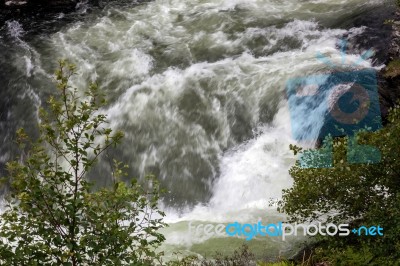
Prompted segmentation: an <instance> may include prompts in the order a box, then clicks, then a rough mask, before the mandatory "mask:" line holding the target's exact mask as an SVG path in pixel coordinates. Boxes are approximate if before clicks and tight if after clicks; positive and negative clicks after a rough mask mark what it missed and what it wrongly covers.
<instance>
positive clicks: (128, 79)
mask: <svg viewBox="0 0 400 266" xmlns="http://www.w3.org/2000/svg"><path fill="white" fill-rule="evenodd" d="M376 4H379V1H362V0H351V1H339V0H318V1H292V0H284V1H279V3H278V2H277V1H272V0H271V1H269V0H268V1H256V0H251V1H248V0H246V1H245V0H235V1H231V0H229V1H228V0H208V1H202V0H195V1H182V0H170V1H166V0H159V1H157V0H156V1H152V2H149V3H145V4H142V5H138V6H134V7H132V6H122V7H121V6H117V5H115V6H113V5H110V6H108V7H106V8H105V9H104V10H102V11H96V12H92V13H89V14H87V18H86V19H85V20H81V21H77V22H75V23H71V24H69V25H67V26H65V27H64V28H63V29H61V30H60V31H58V32H56V33H53V34H48V35H41V36H37V37H36V38H32V39H31V40H30V41H26V40H24V38H23V37H24V31H23V29H22V28H21V25H20V24H18V22H15V21H11V22H9V24H8V25H7V27H8V32H9V35H10V36H11V38H14V39H15V40H16V41H15V43H16V47H15V58H16V59H15V62H13V63H12V64H11V65H12V66H13V67H15V68H16V69H17V70H16V71H15V73H17V74H14V75H13V78H14V80H22V81H23V82H19V83H17V84H18V86H20V88H23V89H25V94H23V93H22V92H19V95H31V96H34V95H36V96H37V97H36V98H35V97H33V98H32V99H33V100H32V101H36V102H38V103H39V104H40V100H41V99H42V98H43V97H45V96H46V95H48V94H49V93H51V86H52V85H51V73H52V71H53V70H54V68H55V66H56V64H55V63H54V62H55V59H58V58H68V59H70V60H71V61H72V62H74V63H76V64H77V65H78V67H79V71H80V73H81V74H80V75H79V76H75V77H74V79H73V80H72V83H73V85H74V86H76V87H77V88H83V87H85V86H87V84H88V82H90V81H95V80H96V81H98V82H99V83H100V84H101V86H102V88H103V90H104V92H105V93H106V94H107V96H108V98H109V99H110V104H109V106H107V108H105V110H104V111H105V112H106V113H107V114H108V117H109V119H110V122H111V126H112V127H113V128H115V129H121V130H123V131H124V132H125V136H126V137H125V140H124V142H123V144H122V145H121V147H120V148H118V149H117V150H114V151H111V155H113V156H115V157H117V159H120V160H122V161H125V162H127V163H128V164H129V165H130V173H129V174H130V176H132V177H137V178H143V177H144V176H145V175H147V174H149V173H153V174H155V175H156V176H158V177H159V178H160V179H161V183H162V185H163V186H164V187H166V188H167V189H168V190H169V191H170V193H168V194H167V195H165V197H164V200H163V204H164V205H165V206H164V207H165V209H166V213H167V217H166V221H167V222H168V223H169V224H170V227H169V228H168V229H166V230H165V232H164V233H165V235H166V237H167V241H166V244H165V245H164V247H163V248H164V249H166V250H167V251H171V250H177V249H178V250H186V251H188V252H195V253H199V254H211V253H212V252H214V251H216V250H219V251H223V250H226V251H227V252H229V251H231V250H232V249H234V248H235V247H237V246H239V245H240V244H241V243H242V242H243V241H244V240H243V239H239V238H210V237H206V236H204V235H202V236H191V235H188V223H189V222H194V223H199V222H210V223H229V222H233V221H240V222H251V223H254V222H257V221H259V220H262V221H269V222H273V221H281V220H284V219H285V217H284V215H282V214H278V213H277V212H276V211H275V209H274V208H270V207H268V204H267V203H268V200H269V199H270V198H279V197H280V196H281V191H282V189H284V188H288V187H290V185H291V182H292V181H291V178H290V176H289V174H288V169H289V168H290V167H291V165H293V163H294V162H295V158H294V156H293V155H292V153H291V152H290V151H289V149H288V146H289V144H295V143H296V141H295V140H294V139H293V138H292V134H291V133H292V130H291V121H290V116H289V110H288V104H287V99H286V94H285V86H286V82H287V80H288V79H290V78H292V77H302V76H309V75H313V74H318V73H330V72H333V71H336V69H331V68H330V67H329V66H327V65H324V64H323V63H322V62H320V61H318V60H317V59H316V54H317V53H318V52H319V53H322V54H324V55H325V56H326V57H328V58H329V59H330V60H331V61H333V62H338V63H340V62H341V60H342V58H341V53H340V51H339V49H338V48H337V44H338V40H339V39H340V38H342V37H343V36H346V38H349V39H351V38H352V37H354V36H357V35H359V34H360V33H362V31H363V30H364V28H362V27H361V28H352V29H340V28H335V25H338V24H340V23H343V21H344V20H346V19H350V18H351V16H352V15H354V14H359V13H362V12H364V11H365V10H369V9H372V8H373V7H374V6H375V5H376ZM85 10H86V9H85ZM62 17H63V16H61V17H60V18H59V19H61V18H62ZM358 57H359V55H356V54H353V55H348V56H347V60H348V61H352V62H355V61H356V60H357V59H358ZM370 65H371V62H369V61H368V62H362V66H363V67H369V66H370ZM342 69H345V67H342ZM349 69H350V68H349ZM28 89H29V90H28ZM27 92H28V93H27ZM30 92H32V93H30ZM323 104H324V103H323V102H319V103H316V102H314V103H313V105H312V107H310V106H309V105H305V104H300V105H299V106H298V107H297V108H298V119H299V121H302V122H303V123H298V124H301V125H302V127H304V134H307V135H312V136H314V139H316V137H317V136H318V133H319V130H320V128H321V127H322V125H323V121H324V120H323V119H324V115H325V114H324V113H323V111H322V110H323V108H320V107H321V105H323ZM20 109H21V108H19V109H18V110H19V111H15V112H14V113H15V114H14V116H11V117H18V116H19V117H20V118H21V119H22V120H23V119H26V120H28V119H29V116H28V115H27V114H25V113H24V112H21V111H20ZM8 121H11V119H9V120H8ZM308 145H313V143H308ZM2 154H4V153H3V152H2ZM3 157H4V156H3ZM109 171H110V169H109V166H108V165H107V163H106V161H101V162H100V164H99V165H98V167H97V168H96V169H95V170H94V171H93V173H92V176H91V177H92V178H93V179H95V180H96V182H97V183H99V184H100V185H103V184H107V183H109V182H110V180H109V179H108V178H107V177H106V176H105V174H104V173H107V172H109ZM300 240H301V239H300ZM295 243H296V239H290V241H286V242H284V241H280V240H278V239H275V238H256V239H254V240H252V241H250V242H249V245H250V246H251V247H252V249H253V250H254V251H255V252H256V253H257V254H258V255H260V256H261V255H263V256H271V257H276V256H278V255H279V254H280V252H287V254H293V253H294V252H295Z"/></svg>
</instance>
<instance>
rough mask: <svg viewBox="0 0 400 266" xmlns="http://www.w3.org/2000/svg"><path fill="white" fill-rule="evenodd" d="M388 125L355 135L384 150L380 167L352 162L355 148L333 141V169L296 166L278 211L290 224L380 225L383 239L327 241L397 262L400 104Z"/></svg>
mask: <svg viewBox="0 0 400 266" xmlns="http://www.w3.org/2000/svg"><path fill="white" fill-rule="evenodd" d="M388 121H389V124H388V125H387V126H385V127H384V128H383V129H381V130H380V131H378V132H374V133H367V132H360V133H359V134H358V135H357V140H358V142H359V143H360V144H366V145H371V146H374V147H377V148H379V150H380V152H381V161H380V162H379V163H375V164H372V163H368V164H352V163H349V162H348V161H347V158H348V157H347V156H348V155H349V153H351V152H352V150H351V149H348V146H347V145H348V143H349V140H348V138H340V139H335V140H334V141H333V149H334V155H333V160H334V167H332V168H309V169H307V168H301V167H300V163H299V162H297V163H296V165H295V166H293V167H292V168H291V169H290V174H291V176H292V177H293V179H294V185H293V187H292V188H290V189H286V190H284V191H283V200H282V201H281V202H280V204H279V210H280V211H282V212H285V213H287V214H288V215H289V216H290V218H291V219H290V221H291V222H295V221H296V222H307V221H316V220H318V221H322V222H334V223H343V222H345V223H348V222H350V223H351V224H352V225H354V226H359V225H365V226H372V225H380V226H381V227H383V228H384V235H383V236H377V237H368V236H357V237H356V236H354V235H349V236H348V237H327V238H326V241H328V242H329V246H331V247H338V248H342V249H341V250H343V247H346V246H349V245H353V246H355V247H357V246H361V245H366V246H369V247H374V248H373V249H370V250H369V252H370V253H371V254H373V255H374V256H375V259H377V258H378V257H382V258H384V259H385V260H386V261H389V260H390V261H396V262H397V263H399V262H400V241H399V236H400V160H399V154H400V108H399V107H398V106H397V107H396V108H393V109H392V110H391V111H390V114H389V117H388ZM292 149H294V148H293V146H292ZM298 150H299V148H296V151H298ZM300 152H302V151H300ZM350 155H351V154H350ZM345 252H347V253H346V254H347V255H349V254H350V255H351V254H352V253H351V251H350V250H345ZM350 255H349V256H350ZM353 255H354V254H353ZM363 256H364V255H363ZM364 257H369V256H364ZM335 265H336V264H335ZM338 265H339V264H338ZM354 265H355V264H354Z"/></svg>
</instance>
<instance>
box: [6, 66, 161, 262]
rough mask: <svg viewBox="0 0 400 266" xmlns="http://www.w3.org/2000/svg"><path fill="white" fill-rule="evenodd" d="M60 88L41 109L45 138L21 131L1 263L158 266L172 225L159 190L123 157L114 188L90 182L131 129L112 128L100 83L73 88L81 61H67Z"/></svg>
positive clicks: (115, 172) (59, 73) (58, 75)
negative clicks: (130, 171) (125, 178)
mask: <svg viewBox="0 0 400 266" xmlns="http://www.w3.org/2000/svg"><path fill="white" fill-rule="evenodd" d="M59 66H60V68H59V70H57V72H56V79H57V82H58V85H57V89H58V93H57V94H56V96H52V97H50V99H49V100H48V102H47V103H48V106H47V110H45V109H43V108H42V109H41V110H40V125H39V128H40V138H39V139H38V140H37V141H31V140H30V139H29V137H28V136H27V135H26V134H25V133H24V131H23V130H19V131H18V132H17V136H18V143H19V144H20V146H21V149H22V150H23V149H28V148H29V152H28V153H27V154H23V155H22V156H21V157H20V158H19V159H18V160H16V161H12V162H9V163H8V164H7V168H8V171H9V177H8V178H7V179H8V180H10V181H9V182H10V184H9V186H10V193H9V195H8V196H7V198H6V202H5V211H4V213H3V214H2V215H1V222H0V264H1V265H152V264H153V261H154V260H155V259H157V258H158V256H159V254H156V253H155V251H154V250H155V248H156V247H157V246H159V244H160V243H161V242H162V241H163V240H164V237H163V235H161V234H160V233H158V230H159V229H160V228H162V227H164V226H165V224H164V223H163V222H162V217H163V216H164V213H163V212H161V211H160V210H159V209H158V208H157V202H158V199H159V187H158V183H157V182H156V181H155V180H154V178H151V177H150V178H149V182H150V186H149V187H151V189H150V191H146V190H144V189H143V188H142V187H141V186H140V185H139V184H138V183H137V182H136V181H135V180H133V181H132V182H131V183H130V184H125V183H124V182H122V181H120V179H119V178H120V177H121V175H123V174H124V171H123V167H122V166H121V163H118V162H115V165H114V168H113V174H112V176H110V178H112V179H113V181H114V185H113V186H112V187H110V188H102V189H100V190H98V191H93V186H92V184H91V183H90V182H89V181H88V180H87V179H85V176H86V174H87V172H88V171H89V170H90V169H91V167H92V166H93V165H94V163H95V162H96V160H97V158H98V157H99V156H101V155H102V154H103V152H104V151H106V150H107V149H108V148H110V147H112V146H115V145H117V144H118V143H119V142H120V140H121V138H122V137H123V134H122V133H121V132H116V133H113V132H112V130H111V129H109V128H107V127H106V126H105V125H106V122H107V121H106V116H105V115H103V114H101V112H100V108H101V107H102V106H103V105H104V104H105V100H104V98H103V97H102V95H101V93H100V92H99V89H98V87H97V85H96V84H91V85H90V87H89V89H88V90H87V91H86V92H85V94H84V95H82V96H78V91H77V89H73V88H71V87H70V86H69V79H70V78H71V76H73V75H75V66H73V65H71V64H68V63H67V62H65V61H60V63H59Z"/></svg>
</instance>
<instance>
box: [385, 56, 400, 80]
mask: <svg viewBox="0 0 400 266" xmlns="http://www.w3.org/2000/svg"><path fill="white" fill-rule="evenodd" d="M399 75H400V60H399V59H395V60H392V61H390V62H389V64H388V65H387V67H386V70H385V73H384V76H385V77H386V78H395V77H397V76H399Z"/></svg>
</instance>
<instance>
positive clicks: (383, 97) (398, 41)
mask: <svg viewBox="0 0 400 266" xmlns="http://www.w3.org/2000/svg"><path fill="white" fill-rule="evenodd" d="M397 9H398V10H397V11H396V14H395V16H394V18H393V19H389V20H387V21H386V23H387V24H388V25H391V30H392V31H391V36H390V42H389V47H388V51H387V52H388V54H387V60H386V62H385V63H386V67H385V68H383V69H382V70H381V71H380V73H379V74H378V76H379V95H380V104H381V112H382V116H383V117H384V118H385V117H386V115H387V113H388V110H389V108H390V107H392V106H394V105H395V104H396V102H397V101H398V100H399V99H400V9H399V8H397Z"/></svg>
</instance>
